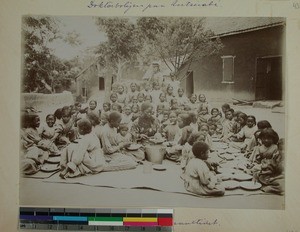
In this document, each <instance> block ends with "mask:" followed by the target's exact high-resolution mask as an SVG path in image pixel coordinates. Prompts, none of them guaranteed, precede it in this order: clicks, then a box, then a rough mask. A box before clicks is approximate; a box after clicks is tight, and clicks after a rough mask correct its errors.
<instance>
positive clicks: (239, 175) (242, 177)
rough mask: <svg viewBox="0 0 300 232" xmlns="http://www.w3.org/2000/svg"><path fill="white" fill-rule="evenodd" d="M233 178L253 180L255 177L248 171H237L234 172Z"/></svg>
mask: <svg viewBox="0 0 300 232" xmlns="http://www.w3.org/2000/svg"><path fill="white" fill-rule="evenodd" d="M232 178H233V179H234V180H239V181H245V180H251V179H252V178H253V177H252V176H251V175H249V174H246V173H235V174H233V176H232Z"/></svg>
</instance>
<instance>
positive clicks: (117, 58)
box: [95, 18, 142, 79]
mask: <svg viewBox="0 0 300 232" xmlns="http://www.w3.org/2000/svg"><path fill="white" fill-rule="evenodd" d="M95 21H96V25H98V27H99V30H101V31H104V32H106V35H107V38H108V40H107V41H106V42H104V43H101V44H100V45H99V46H98V48H97V50H96V53H97V54H99V55H100V58H99V59H100V62H101V63H102V64H104V63H105V64H106V66H111V67H112V68H113V69H114V70H115V71H116V74H117V79H121V74H122V68H123V67H124V65H125V64H127V63H130V62H134V61H136V60H137V57H138V54H139V52H140V50H141V46H142V43H141V42H140V33H139V32H138V30H137V27H136V24H135V23H133V22H130V21H129V19H128V18H96V20H95ZM101 57H102V58H101Z"/></svg>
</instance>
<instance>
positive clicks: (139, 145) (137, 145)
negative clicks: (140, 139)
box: [126, 143, 142, 151]
mask: <svg viewBox="0 0 300 232" xmlns="http://www.w3.org/2000/svg"><path fill="white" fill-rule="evenodd" d="M141 147H142V145H141V144H136V143H133V144H130V146H128V147H126V149H127V150H129V151H136V150H138V149H140V148H141Z"/></svg>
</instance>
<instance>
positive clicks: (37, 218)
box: [19, 207, 173, 232]
mask: <svg viewBox="0 0 300 232" xmlns="http://www.w3.org/2000/svg"><path fill="white" fill-rule="evenodd" d="M19 219H20V223H19V228H20V229H21V230H22V229H32V230H34V229H39V230H50V231H51V230H67V231H68V230H69V231H74V230H77V231H168V232H169V231H173V209H102V208H100V209H75V208H29V207H21V208H20V217H19Z"/></svg>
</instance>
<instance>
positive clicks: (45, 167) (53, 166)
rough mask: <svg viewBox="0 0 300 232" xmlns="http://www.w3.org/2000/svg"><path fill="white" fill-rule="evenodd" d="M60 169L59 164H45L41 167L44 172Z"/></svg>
mask: <svg viewBox="0 0 300 232" xmlns="http://www.w3.org/2000/svg"><path fill="white" fill-rule="evenodd" d="M58 170H59V166H58V165H57V164H44V165H43V166H42V167H41V171H42V172H55V171H58Z"/></svg>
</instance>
